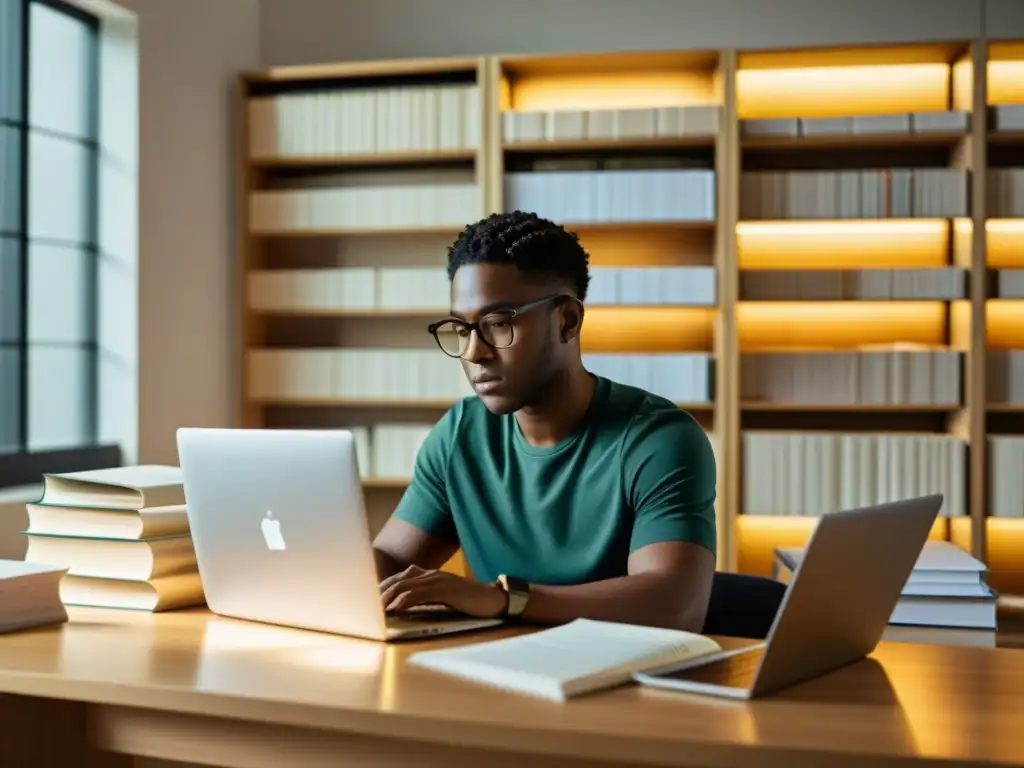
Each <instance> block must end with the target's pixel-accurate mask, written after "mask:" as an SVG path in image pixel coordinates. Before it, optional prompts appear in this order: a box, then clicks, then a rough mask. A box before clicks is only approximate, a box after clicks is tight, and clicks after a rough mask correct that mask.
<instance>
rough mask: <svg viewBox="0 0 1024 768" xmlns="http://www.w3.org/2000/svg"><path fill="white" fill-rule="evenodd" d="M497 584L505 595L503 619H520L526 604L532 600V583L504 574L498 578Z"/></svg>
mask: <svg viewBox="0 0 1024 768" xmlns="http://www.w3.org/2000/svg"><path fill="white" fill-rule="evenodd" d="M497 584H498V587H499V588H500V589H501V591H502V592H504V593H505V610H504V611H503V612H502V614H501V616H502V618H504V619H512V620H515V619H518V618H519V617H520V616H522V614H523V611H525V610H526V603H527V601H528V600H529V599H530V583H529V582H528V581H524V580H523V579H517V578H516V577H515V576H508V575H506V574H504V573H503V574H501V575H500V576H499V577H498V580H497Z"/></svg>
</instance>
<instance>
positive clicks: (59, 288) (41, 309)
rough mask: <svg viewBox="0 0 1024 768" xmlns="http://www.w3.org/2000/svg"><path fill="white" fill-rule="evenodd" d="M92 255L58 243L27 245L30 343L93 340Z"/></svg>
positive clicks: (71, 342)
mask: <svg viewBox="0 0 1024 768" xmlns="http://www.w3.org/2000/svg"><path fill="white" fill-rule="evenodd" d="M95 269H96V259H95V257H94V256H93V254H92V253H89V252H88V251H82V250H80V249H77V248H71V247H66V246H60V245H39V244H37V243H33V244H30V245H29V247H28V338H29V342H30V343H33V344H35V343H39V342H49V343H54V342H56V343H58V344H59V343H65V344H76V343H82V342H89V341H94V340H95V335H96V334H95V331H94V320H93V318H95V313H94V301H95V288H94V286H95V285H96V280H95Z"/></svg>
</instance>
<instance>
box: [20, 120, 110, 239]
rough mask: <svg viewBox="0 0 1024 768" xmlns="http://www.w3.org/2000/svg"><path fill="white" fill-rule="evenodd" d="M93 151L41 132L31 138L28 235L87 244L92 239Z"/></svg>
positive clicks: (35, 237)
mask: <svg viewBox="0 0 1024 768" xmlns="http://www.w3.org/2000/svg"><path fill="white" fill-rule="evenodd" d="M91 155H92V150H90V149H89V148H88V147H86V146H84V145H82V144H80V143H78V142H75V141H69V140H66V139H59V138H54V137H53V136H47V135H45V134H40V133H32V134H31V135H30V136H29V145H28V170H29V173H28V213H29V224H28V236H29V239H32V240H39V239H44V240H60V241H63V242H67V243H80V244H85V243H88V242H90V241H91V240H92V230H93V228H92V226H91V221H90V213H91V201H92V198H93V194H94V193H93V190H94V188H95V185H94V184H93V183H91V176H92V168H91V163H92V157H91Z"/></svg>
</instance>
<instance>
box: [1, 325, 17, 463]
mask: <svg viewBox="0 0 1024 768" xmlns="http://www.w3.org/2000/svg"><path fill="white" fill-rule="evenodd" d="M20 362H21V355H20V352H19V350H18V349H17V347H5V346H3V345H2V344H0V454H4V453H15V452H16V451H17V450H18V449H19V448H20V443H21V436H20V435H19V434H18V432H19V429H20V414H21V374H20V368H19V365H20Z"/></svg>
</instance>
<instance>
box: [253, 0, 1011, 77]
mask: <svg viewBox="0 0 1024 768" xmlns="http://www.w3.org/2000/svg"><path fill="white" fill-rule="evenodd" d="M262 4H263V25H262V38H263V43H262V45H263V60H264V63H265V64H267V65H271V66H280V65H286V64H305V63H310V62H318V61H330V60H346V59H371V58H404V57H410V56H413V57H414V56H447V55H460V54H468V55H479V54H488V53H526V52H551V51H601V50H656V49H666V50H672V49H693V48H699V49H717V48H726V47H737V48H773V47H787V46H812V45H841V44H852V43H886V42H906V41H924V40H950V39H953V40H955V39H966V38H972V37H976V36H979V35H980V34H981V32H982V28H983V16H984V13H983V12H984V11H985V6H986V4H987V5H990V6H993V8H994V10H990V11H989V13H990V14H991V15H997V16H998V18H999V22H1000V24H1001V25H1002V26H1001V29H1002V30H1003V31H1004V32H1005V33H1006V34H1007V35H1009V34H1011V33H1014V34H1017V35H1019V36H1021V37H1024V14H1022V13H1021V11H1022V10H1024V8H1022V6H1024V2H1022V1H1021V0H516V2H508V0H372V2H341V1H339V0H262ZM1011 22H1012V23H1011ZM1014 30H1016V31H1015V32H1014Z"/></svg>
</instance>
